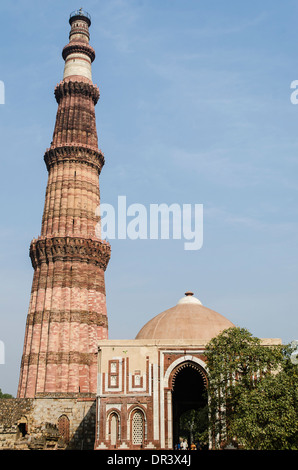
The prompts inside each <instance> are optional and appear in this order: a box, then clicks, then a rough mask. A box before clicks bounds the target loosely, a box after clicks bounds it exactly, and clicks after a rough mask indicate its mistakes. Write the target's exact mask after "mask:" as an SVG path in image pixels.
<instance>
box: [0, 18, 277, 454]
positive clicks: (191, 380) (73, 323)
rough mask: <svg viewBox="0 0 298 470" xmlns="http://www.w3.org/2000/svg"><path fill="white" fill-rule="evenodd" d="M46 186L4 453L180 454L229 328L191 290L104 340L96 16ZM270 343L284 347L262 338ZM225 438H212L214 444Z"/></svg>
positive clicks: (75, 64) (80, 25)
mask: <svg viewBox="0 0 298 470" xmlns="http://www.w3.org/2000/svg"><path fill="white" fill-rule="evenodd" d="M69 23H70V26H71V30H70V34H69V43H68V44H67V45H66V46H65V47H64V49H63V51H62V56H63V59H64V60H65V67H64V74H63V80H62V81H61V82H60V83H59V84H58V85H57V86H56V88H55V97H56V100H57V103H58V110H57V117H56V123H55V128H54V133H53V140H52V142H51V145H50V148H49V149H47V150H46V152H45V156H44V160H45V164H46V167H47V170H48V183H47V190H46V196H45V205H44V212H43V217H42V226H41V233H40V236H39V237H38V238H37V239H33V241H32V243H31V246H30V258H31V262H32V266H33V268H34V277H33V283H32V290H31V298H30V305H29V311H28V316H27V322H26V329H25V339H24V348H23V355H22V360H21V368H20V379H19V386H18V394H17V398H15V399H6V400H0V402H1V403H0V448H1V449H16V450H18V449H80V450H83V449H98V450H100V449H169V450H170V449H173V448H175V445H176V444H177V443H178V441H179V440H180V439H181V437H182V435H181V427H180V417H181V415H182V414H183V413H184V412H186V411H189V410H191V409H197V410H198V409H202V408H203V407H205V406H206V403H207V401H206V400H207V399H206V394H205V393H204V392H205V390H206V389H207V388H208V373H207V365H206V358H205V356H204V351H205V347H206V344H207V343H208V342H209V341H210V339H211V338H213V337H215V336H217V335H218V334H219V333H220V332H221V331H223V330H224V329H227V328H230V327H233V326H234V325H233V324H232V323H231V322H230V321H229V320H228V319H227V318H225V317H224V316H222V315H220V314H219V313H217V312H214V311H213V310H211V309H209V308H207V307H204V306H203V305H202V303H201V302H200V301H199V300H198V299H197V298H196V297H194V296H193V293H192V292H186V294H185V297H182V298H181V299H180V300H179V301H178V303H177V305H176V306H174V307H172V308H169V309H168V310H166V311H164V312H161V313H160V314H159V315H156V316H155V317H153V318H152V319H151V320H150V321H149V322H147V323H146V324H145V325H144V327H143V328H142V329H141V330H140V331H139V333H138V334H137V336H136V338H135V339H131V340H112V339H108V320H107V308H106V293H105V278H104V276H105V270H106V268H107V265H108V262H109V259H110V254H111V249H110V245H109V243H107V242H106V241H104V240H102V239H101V238H100V233H99V232H98V222H99V217H98V216H97V215H96V214H98V207H99V205H100V191H99V175H100V173H101V169H102V167H103V165H104V156H103V154H102V152H101V151H100V150H99V148H98V138H97V130H96V123H95V105H96V103H97V101H98V99H99V90H98V88H97V86H95V85H94V84H93V82H92V74H91V64H92V62H93V61H94V59H95V52H94V50H93V48H92V47H91V46H90V44H89V27H90V25H91V19H90V16H89V14H88V13H86V12H85V11H83V10H82V9H80V10H77V11H75V12H73V13H72V14H71V15H70V19H69ZM262 341H263V344H264V345H273V344H280V340H279V339H272V338H271V339H270V338H268V339H264V340H262ZM223 440H224V436H216V438H214V437H212V436H210V439H209V442H207V443H205V445H206V446H207V447H209V448H217V447H219V445H220V443H221V442H222V441H223Z"/></svg>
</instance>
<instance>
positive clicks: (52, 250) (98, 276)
mask: <svg viewBox="0 0 298 470" xmlns="http://www.w3.org/2000/svg"><path fill="white" fill-rule="evenodd" d="M69 23H70V25H71V31H70V34H69V43H68V44H67V45H66V46H65V47H64V49H63V52H62V56H63V59H64V60H65V67H64V75H63V80H62V81H61V82H60V83H59V84H58V85H57V86H56V88H55V97H56V100H57V103H58V110H57V117H56V124H55V129H54V133H53V141H52V143H51V146H50V148H49V149H47V151H46V152H45V156H44V160H45V163H46V166H47V170H48V183H47V190H46V196H45V206H44V212H43V218H42V227H41V235H40V236H39V237H38V239H34V240H33V241H32V242H31V246H30V257H31V261H32V266H33V268H34V277H33V284H32V290H31V299H30V305H29V312H28V317H27V323H26V331H25V340H24V349H23V356H22V363H21V371H20V380H19V388H18V397H20V398H22V397H38V396H42V395H45V394H51V393H54V394H55V395H57V396H67V395H68V394H79V393H81V394H82V393H87V394H88V393H89V394H95V393H96V380H97V343H98V340H99V339H106V338H107V334H108V326H107V312H106V296H105V280H104V272H105V269H106V267H107V264H108V262H109V259H110V245H109V244H108V243H107V242H105V241H103V240H101V239H100V238H99V236H98V233H97V232H96V233H95V226H96V224H97V222H98V217H97V216H96V215H95V213H96V209H97V208H98V206H99V203H100V194H99V174H100V171H101V169H102V166H103V165H104V157H103V154H102V153H101V151H100V150H99V149H98V140H97V131H96V123H95V105H96V103H97V101H98V99H99V90H98V87H97V86H95V85H93V83H92V76H91V64H92V62H93V60H94V58H95V52H94V49H93V48H92V47H91V46H90V45H89V26H90V24H91V21H90V16H89V15H88V13H86V12H84V11H82V10H78V11H76V12H74V13H72V14H71V15H70V20H69Z"/></svg>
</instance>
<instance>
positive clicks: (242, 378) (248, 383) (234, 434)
mask: <svg viewBox="0 0 298 470" xmlns="http://www.w3.org/2000/svg"><path fill="white" fill-rule="evenodd" d="M206 357H207V366H208V378H209V385H208V392H209V419H210V431H211V434H212V436H213V442H214V445H215V446H216V445H217V444H218V442H215V440H216V439H215V436H219V441H221V442H222V441H225V442H228V443H229V442H232V441H233V440H234V439H235V438H237V441H238V443H239V444H241V445H242V447H243V448H247V449H256V450H257V449H276V448H279V449H286V448H293V445H294V444H293V439H294V438H293V434H294V435H295V431H293V428H291V427H290V422H291V420H292V419H293V416H295V413H296V417H297V396H296V393H295V392H294V390H296V388H297V374H294V375H293V374H292V372H291V373H290V374H289V371H293V367H294V366H292V367H291V365H289V360H288V357H287V355H286V353H285V349H284V347H282V346H271V347H269V346H266V347H265V346H263V345H262V344H261V340H260V339H258V338H256V337H253V336H252V335H251V333H250V332H249V331H248V330H246V329H244V328H229V329H228V330H225V331H223V332H222V333H221V334H220V335H219V336H217V337H216V338H214V339H212V340H211V341H210V342H209V344H208V345H207V349H206ZM277 372H278V373H277ZM285 387H286V388H285ZM283 389H284V393H285V390H287V393H288V396H289V400H288V401H287V405H286V404H285V403H283V400H282V398H280V400H278V399H277V398H278V396H279V395H278V390H280V392H281V393H282V390H283ZM295 400H296V401H295ZM285 406H287V408H286V410H287V411H286V410H285V408H284V407H285ZM277 407H279V409H278V410H277ZM258 410H259V411H258ZM273 410H275V413H274V412H273ZM281 416H282V417H283V419H281V418H280V417H281ZM274 420H275V421H276V423H275V424H273V421H274ZM296 420H297V418H296ZM275 432H276V433H278V435H279V437H278V438H277V437H275V438H274V435H275V436H276V434H275ZM262 436H263V437H262ZM264 436H267V437H266V438H264ZM296 436H297V434H296ZM294 441H295V439H294Z"/></svg>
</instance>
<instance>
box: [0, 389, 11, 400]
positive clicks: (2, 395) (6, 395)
mask: <svg viewBox="0 0 298 470" xmlns="http://www.w3.org/2000/svg"><path fill="white" fill-rule="evenodd" d="M1 398H13V396H12V395H10V394H9V393H2V390H1V388H0V399H1Z"/></svg>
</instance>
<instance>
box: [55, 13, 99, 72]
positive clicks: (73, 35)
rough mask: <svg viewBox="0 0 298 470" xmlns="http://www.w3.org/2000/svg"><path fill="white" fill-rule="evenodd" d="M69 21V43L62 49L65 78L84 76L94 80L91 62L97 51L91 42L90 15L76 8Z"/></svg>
mask: <svg viewBox="0 0 298 470" xmlns="http://www.w3.org/2000/svg"><path fill="white" fill-rule="evenodd" d="M69 23H70V26H71V30H70V33H69V43H68V44H67V45H66V46H65V47H64V48H63V51H62V57H63V59H64V60H65V67H64V74H63V80H65V79H68V80H69V79H72V78H74V79H77V77H81V78H82V77H83V78H85V79H88V80H90V81H92V72H91V64H92V62H93V61H94V59H95V51H94V49H93V47H91V46H90V44H89V39H90V34H89V26H90V25H91V19H90V15H89V14H88V13H87V12H85V11H84V10H82V9H80V10H76V11H74V12H73V13H71V15H70V18H69Z"/></svg>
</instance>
